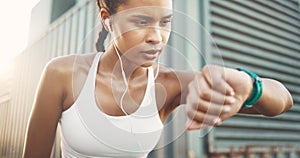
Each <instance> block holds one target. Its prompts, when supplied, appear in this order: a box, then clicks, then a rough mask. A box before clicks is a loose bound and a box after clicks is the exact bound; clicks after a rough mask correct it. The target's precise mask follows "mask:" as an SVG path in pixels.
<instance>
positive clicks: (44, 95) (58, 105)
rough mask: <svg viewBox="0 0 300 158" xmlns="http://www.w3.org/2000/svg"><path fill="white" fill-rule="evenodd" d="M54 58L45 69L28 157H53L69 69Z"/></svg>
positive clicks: (31, 126) (29, 130)
mask: <svg viewBox="0 0 300 158" xmlns="http://www.w3.org/2000/svg"><path fill="white" fill-rule="evenodd" d="M58 67H61V63H59V62H58V60H52V62H51V63H49V64H48V65H47V66H46V68H45V69H44V72H43V75H42V77H41V80H40V83H39V86H38V90H37V93H36V98H35V101H34V106H33V109H32V112H31V115H30V119H29V123H28V128H27V136H26V142H25V146H24V153H23V157H24V158H41V157H45V158H46V157H50V155H51V151H52V146H53V142H54V139H55V134H56V128H57V124H58V121H59V119H60V116H61V113H62V104H63V100H64V95H65V94H64V85H66V83H65V78H64V75H65V72H64V71H62V70H60V69H59V68H58Z"/></svg>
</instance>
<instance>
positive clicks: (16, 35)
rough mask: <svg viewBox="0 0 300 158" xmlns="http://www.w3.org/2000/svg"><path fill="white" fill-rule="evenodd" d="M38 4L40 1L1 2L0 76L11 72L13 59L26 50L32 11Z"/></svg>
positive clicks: (2, 0)
mask: <svg viewBox="0 0 300 158" xmlns="http://www.w3.org/2000/svg"><path fill="white" fill-rule="evenodd" d="M38 2H39V0H21V1H11V0H1V1H0V19H1V25H0V75H4V74H5V72H7V71H9V68H11V67H12V62H11V61H12V60H13V58H14V57H15V56H16V55H18V54H19V53H21V52H22V50H24V49H25V48H26V45H27V40H28V32H29V25H30V15H31V9H32V8H33V7H34V6H35V5H36V4H37V3H38ZM0 77H1V76H0Z"/></svg>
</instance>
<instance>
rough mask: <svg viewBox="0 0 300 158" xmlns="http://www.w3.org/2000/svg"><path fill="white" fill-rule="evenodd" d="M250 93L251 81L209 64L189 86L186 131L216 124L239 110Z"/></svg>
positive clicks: (228, 69) (246, 76)
mask: <svg viewBox="0 0 300 158" xmlns="http://www.w3.org/2000/svg"><path fill="white" fill-rule="evenodd" d="M251 91H252V79H251V77H250V76H249V75H247V74H246V73H243V72H240V71H237V70H235V69H230V68H224V67H221V66H215V65H209V66H205V67H204V68H203V69H202V73H199V74H197V75H196V77H195V78H194V80H193V81H191V82H190V84H189V93H188V95H187V98H186V101H187V105H186V113H187V116H188V118H189V121H188V122H187V124H186V126H187V128H188V130H193V129H200V128H205V127H208V126H215V125H220V124H221V123H222V122H223V121H225V120H226V119H228V118H231V117H232V116H233V115H235V114H236V113H237V112H239V110H240V109H241V106H242V105H243V103H244V102H245V100H246V99H247V98H248V97H249V95H250V93H251Z"/></svg>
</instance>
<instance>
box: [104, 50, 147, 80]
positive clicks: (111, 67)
mask: <svg viewBox="0 0 300 158" xmlns="http://www.w3.org/2000/svg"><path fill="white" fill-rule="evenodd" d="M117 53H118V52H117V51H116V50H115V49H114V47H113V46H111V47H109V48H108V50H107V51H106V52H105V53H104V54H103V55H102V57H101V61H99V62H100V64H99V68H98V70H100V69H101V71H104V73H108V74H111V75H112V76H113V77H117V78H120V79H121V78H122V69H123V71H124V72H125V75H126V79H127V80H129V79H133V78H136V77H138V76H141V75H144V74H145V72H146V71H147V69H146V67H142V66H140V65H137V64H135V63H133V62H131V61H129V60H128V59H127V58H126V57H124V56H122V54H120V58H121V62H120V58H119V56H118V55H117ZM121 64H122V66H121Z"/></svg>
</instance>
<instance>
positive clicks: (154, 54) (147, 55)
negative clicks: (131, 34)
mask: <svg viewBox="0 0 300 158" xmlns="http://www.w3.org/2000/svg"><path fill="white" fill-rule="evenodd" d="M142 53H143V56H144V57H145V58H146V59H147V60H153V59H156V58H157V56H158V53H159V50H148V51H143V52H142Z"/></svg>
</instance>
